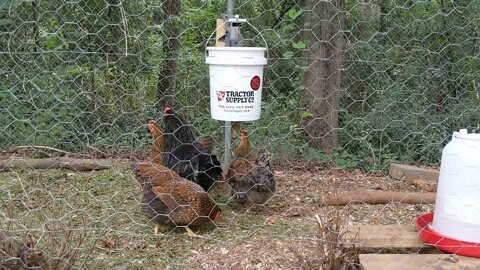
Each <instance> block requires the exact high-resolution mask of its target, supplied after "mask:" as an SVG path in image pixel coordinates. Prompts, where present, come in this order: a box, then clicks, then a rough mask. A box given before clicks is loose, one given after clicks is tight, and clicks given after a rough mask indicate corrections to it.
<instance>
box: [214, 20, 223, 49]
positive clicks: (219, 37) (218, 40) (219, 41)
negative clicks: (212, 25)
mask: <svg viewBox="0 0 480 270" xmlns="http://www.w3.org/2000/svg"><path fill="white" fill-rule="evenodd" d="M224 25H225V21H224V20H223V19H221V18H218V19H217V28H216V29H217V31H216V33H215V47H225V27H224Z"/></svg>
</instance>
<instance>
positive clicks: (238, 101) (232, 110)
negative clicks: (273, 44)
mask: <svg viewBox="0 0 480 270" xmlns="http://www.w3.org/2000/svg"><path fill="white" fill-rule="evenodd" d="M266 52H267V48H266V47H207V55H206V59H205V60H206V63H207V64H208V65H209V74H210V110H211V116H212V118H213V119H216V120H221V121H253V120H258V119H260V113H261V104H262V86H263V68H264V66H265V65H266V64H267V58H266V57H265V53H266Z"/></svg>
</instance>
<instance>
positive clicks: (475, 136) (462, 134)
mask: <svg viewBox="0 0 480 270" xmlns="http://www.w3.org/2000/svg"><path fill="white" fill-rule="evenodd" d="M453 138H454V139H463V140H472V141H480V134H479V133H468V131H467V130H466V129H460V131H458V132H457V131H455V132H454V133H453Z"/></svg>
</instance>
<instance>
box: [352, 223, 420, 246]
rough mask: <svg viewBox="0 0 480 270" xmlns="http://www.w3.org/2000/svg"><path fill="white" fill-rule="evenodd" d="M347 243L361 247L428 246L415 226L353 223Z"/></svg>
mask: <svg viewBox="0 0 480 270" xmlns="http://www.w3.org/2000/svg"><path fill="white" fill-rule="evenodd" d="M356 235H357V238H356ZM346 236H347V238H346V244H347V245H352V244H355V246H358V247H361V248H419V249H420V248H427V247H429V246H428V245H425V244H424V243H423V242H422V240H421V239H420V237H418V234H417V231H416V230H415V228H414V227H413V226H407V225H351V226H349V228H348V233H347V235H346Z"/></svg>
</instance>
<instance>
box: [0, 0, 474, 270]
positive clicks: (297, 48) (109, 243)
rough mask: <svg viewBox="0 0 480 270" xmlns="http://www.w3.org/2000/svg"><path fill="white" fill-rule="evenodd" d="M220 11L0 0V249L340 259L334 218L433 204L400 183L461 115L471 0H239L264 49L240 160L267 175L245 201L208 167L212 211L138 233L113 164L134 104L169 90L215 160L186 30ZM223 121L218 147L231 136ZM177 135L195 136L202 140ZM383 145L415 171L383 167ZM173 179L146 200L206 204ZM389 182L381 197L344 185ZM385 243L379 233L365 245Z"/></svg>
mask: <svg viewBox="0 0 480 270" xmlns="http://www.w3.org/2000/svg"><path fill="white" fill-rule="evenodd" d="M225 12H226V1H224V0H222V1H206V0H171V1H152V0H144V1H123V0H103V1H95V0H86V1H66V0H52V1H40V0H3V1H0V112H1V113H0V127H1V130H0V149H2V152H1V159H0V186H1V189H0V194H1V195H0V198H1V204H2V206H1V208H0V214H1V217H2V218H1V221H0V228H1V231H0V245H1V246H0V251H1V252H0V266H1V267H2V268H4V269H31V268H32V267H42V269H150V268H159V269H163V268H164V269H207V268H208V269H225V268H230V269H292V268H295V267H296V268H302V269H318V268H320V269H357V268H358V265H359V264H360V263H361V261H359V259H358V253H359V252H367V251H368V249H367V251H365V249H359V247H361V246H362V245H368V244H367V243H368V241H366V242H365V241H363V242H362V241H359V244H358V243H357V244H356V245H355V246H356V248H352V247H351V246H349V245H348V244H346V243H349V241H353V240H352V239H355V238H359V239H360V240H362V239H361V238H362V237H364V236H363V235H362V233H361V232H360V233H359V234H358V235H356V236H355V233H347V231H348V230H350V231H351V230H352V229H351V228H358V226H363V227H362V228H364V230H367V231H368V230H373V231H374V229H372V228H387V227H378V226H380V225H382V226H393V225H396V226H398V225H405V226H407V227H408V226H410V227H412V226H413V224H414V222H413V221H414V219H415V218H416V217H418V216H419V215H421V214H424V213H429V212H431V211H432V210H433V209H434V202H433V201H432V200H430V201H428V200H427V202H428V203H411V204H407V203H402V202H406V201H407V200H409V198H410V197H409V196H412V195H418V193H419V192H423V193H422V194H425V193H424V192H425V191H430V192H432V191H433V192H434V191H436V189H437V186H436V180H437V178H438V168H439V162H440V158H441V156H442V149H443V147H444V146H445V145H446V144H447V143H448V142H449V141H450V140H451V137H452V133H453V132H454V131H457V130H459V129H461V128H467V129H469V131H473V132H475V131H477V130H478V123H479V115H480V114H479V109H478V108H479V107H478V104H479V94H478V81H480V71H479V70H480V69H479V66H480V62H479V52H480V51H479V50H480V47H479V45H478V44H480V43H479V33H478V32H479V28H480V24H479V23H480V21H479V16H478V14H479V12H480V4H478V3H477V2H476V1H463V0H458V1H442V0H431V1H397V0H379V1H371V0H329V1H323V0H322V1H313V0H302V1H298V0H282V1H270V0H268V1H260V0H248V1H237V3H236V7H235V12H234V13H235V14H240V15H241V16H242V17H244V18H247V19H248V21H249V23H251V24H252V25H254V26H255V27H256V28H258V29H259V33H258V32H257V31H255V30H254V29H252V28H250V27H249V26H248V25H245V26H244V27H242V35H243V36H244V38H245V46H255V45H257V46H263V41H262V39H261V37H263V38H265V40H266V41H267V43H268V47H269V51H268V55H269V59H268V64H267V66H266V67H265V77H264V85H263V97H262V117H261V119H260V120H258V121H251V122H245V123H241V124H240V129H246V130H247V131H248V133H249V139H250V141H251V144H252V148H253V151H254V153H255V154H258V155H253V154H252V156H253V157H254V158H253V159H250V157H251V156H250V157H248V158H247V160H248V162H246V163H242V164H243V165H242V166H246V167H247V169H245V170H246V172H249V173H250V174H248V173H246V175H248V177H247V178H246V179H247V182H248V181H250V180H251V181H254V180H252V179H257V177H258V175H259V174H261V173H259V172H258V168H259V167H260V168H264V167H265V166H264V167H262V165H261V164H263V163H264V161H265V160H267V159H269V160H270V163H271V164H272V165H273V167H272V168H269V169H268V170H271V171H273V172H274V179H275V190H274V194H273V196H272V197H271V198H267V200H266V202H261V203H257V204H256V205H253V206H250V205H245V204H242V203H239V202H238V201H236V199H235V198H236V197H235V196H234V195H232V193H231V191H230V190H231V188H232V187H233V186H232V185H233V184H232V182H231V181H230V182H229V180H228V179H223V180H222V181H219V184H218V186H217V187H216V188H214V190H213V191H210V192H209V193H208V196H209V200H211V201H214V202H215V203H217V204H218V205H219V207H220V208H221V210H222V215H221V218H220V219H219V220H218V221H217V220H215V222H213V224H209V225H206V226H203V225H202V226H191V227H192V229H193V233H192V232H191V231H188V232H187V234H185V233H184V232H185V231H186V228H187V227H188V225H191V223H192V220H191V219H188V218H187V220H186V221H185V220H182V221H181V222H180V221H179V220H180V219H176V220H175V221H173V223H172V224H170V225H172V226H170V227H168V228H167V229H166V230H163V232H161V234H154V232H153V228H154V226H155V218H154V217H152V216H145V214H144V211H142V209H145V208H142V204H143V206H144V207H145V205H146V204H148V202H146V201H145V193H144V191H145V187H141V185H139V183H138V181H137V180H138V179H137V177H136V175H135V173H134V171H133V169H132V163H133V162H137V161H145V160H149V158H151V151H153V149H152V148H151V145H152V141H153V140H152V135H151V134H149V132H148V130H147V128H146V126H147V121H148V120H149V119H156V120H157V122H158V123H159V124H160V126H161V128H165V124H164V123H163V116H164V112H163V109H164V107H165V106H166V105H168V106H171V107H172V108H174V109H175V111H177V112H178V113H179V114H180V115H182V116H183V117H185V118H186V119H187V120H186V121H188V123H189V124H188V126H189V127H191V128H192V130H193V134H194V136H195V140H197V139H198V138H205V137H206V136H212V137H211V138H213V141H210V143H211V144H212V145H211V146H213V147H212V148H213V152H212V153H213V154H214V155H216V158H217V159H218V160H219V161H222V163H223V155H224V153H223V142H224V139H225V138H224V123H223V122H221V121H216V120H213V119H211V117H210V109H209V102H210V92H209V91H210V90H209V73H208V66H207V65H206V64H205V47H206V46H207V44H206V43H207V39H208V37H209V35H210V34H211V33H212V31H214V29H215V28H216V19H217V18H220V17H222V14H224V13H225ZM260 36H261V37H260ZM208 45H212V44H208ZM186 125H187V124H186ZM233 133H234V138H233V145H232V147H233V149H235V148H236V147H237V146H238V145H239V144H240V141H241V140H242V136H240V134H237V135H238V136H235V132H233ZM199 142H203V141H201V140H199ZM195 145H196V148H195V149H196V150H192V151H199V152H195V153H196V154H195V155H197V154H198V155H199V156H202V155H204V156H207V157H208V158H212V157H211V155H210V154H211V153H210V152H209V151H210V150H208V149H210V148H208V147H205V148H208V149H203V148H202V147H204V146H198V144H193V146H195ZM199 149H200V150H199ZM202 149H203V150H202ZM207 150H208V151H207ZM205 151H207V152H208V153H205ZM172 153H173V152H172ZM182 153H184V152H182ZM262 154H263V156H262ZM195 155H194V156H195ZM456 155H458V156H459V158H460V161H462V162H460V163H465V162H466V161H465V158H464V159H462V158H461V155H462V153H457V154H456ZM162 156H163V155H162ZM195 157H196V156H195ZM192 160H193V158H192V159H189V160H188V162H192ZM262 162H263V163H262ZM192 163H193V164H194V162H192ZM392 163H405V164H414V165H420V166H422V168H423V170H427V169H425V167H426V168H428V169H429V170H431V171H433V175H434V176H433V177H430V178H429V177H427V176H426V174H424V173H423V172H421V173H413V174H410V175H409V174H408V173H405V174H403V175H400V176H399V177H390V176H388V171H389V168H390V165H391V164H392ZM192 166H195V165H192ZM472 166H473V165H472ZM476 168H477V169H478V167H476ZM235 169H236V171H237V173H239V172H241V170H243V169H240V167H237V168H235ZM153 170H154V172H155V173H154V174H153V175H151V178H155V177H160V178H159V179H161V180H162V179H163V180H165V179H166V178H161V176H162V175H163V173H164V172H165V171H166V170H167V169H165V168H155V169H153ZM197 171H198V170H197ZM197 171H196V172H197ZM224 171H225V174H224V176H225V177H231V174H228V173H227V168H224ZM251 172H253V173H251ZM454 176H455V177H457V178H454V179H458V177H460V178H461V177H462V173H461V172H458V173H454ZM184 177H187V178H188V176H184ZM192 177H193V178H194V179H195V177H197V174H195V175H194V176H192ZM167 178H168V177H167ZM427 178H428V179H429V181H425V179H427ZM249 179H250V180H249ZM163 180H162V181H160V180H158V181H160V182H161V184H158V185H157V186H162V185H164V186H166V185H167V184H165V183H167V182H168V181H166V180H165V181H163ZM167 180H171V179H170V178H168V179H167ZM152 181H153V180H152ZM182 181H183V180H182ZM185 181H187V180H185ZM452 181H453V180H452ZM459 181H460V182H461V179H460V180H459ZM175 183H176V182H175ZM181 183H182V184H178V183H177V184H172V186H169V188H165V189H162V188H159V190H160V192H159V193H158V194H157V193H155V194H154V193H149V195H148V196H152V197H150V198H151V200H150V201H149V202H153V203H152V204H150V207H153V208H155V203H158V202H159V201H158V200H162V203H163V204H168V203H171V204H174V205H175V207H173V208H172V209H169V210H168V211H167V212H162V213H161V214H162V215H164V216H162V217H164V218H165V215H166V214H170V216H173V215H174V214H176V213H178V212H175V211H177V210H178V209H182V210H185V211H187V212H189V211H190V210H192V211H193V212H195V213H196V214H197V215H200V216H203V217H206V218H208V219H213V217H214V215H212V216H209V214H210V212H208V214H205V213H206V212H202V211H203V210H202V211H200V210H199V208H196V207H195V206H192V205H190V203H192V200H186V201H181V200H182V199H181V198H180V195H173V194H176V193H175V192H174V190H176V188H178V190H180V191H178V190H177V191H178V192H179V193H182V192H187V193H188V192H189V193H188V194H195V196H197V197H198V196H203V195H206V194H203V195H198V194H199V193H202V192H201V191H199V190H198V189H197V188H198V187H197V186H194V185H192V184H185V182H181ZM187 183H191V181H190V182H187ZM178 186H182V187H183V186H185V187H183V188H180V187H178ZM187 186H188V187H187ZM270 188H271V187H270ZM471 188H473V190H476V189H478V190H480V188H479V184H478V183H470V184H468V188H467V189H471ZM147 190H148V191H151V192H153V190H151V189H148V188H147ZM237 191H238V190H237ZM271 191H273V190H271ZM392 192H397V193H395V194H394V195H395V196H400V197H399V198H400V199H388V198H387V197H383V198H387V200H386V201H382V202H381V203H378V204H371V203H360V204H358V201H362V200H363V201H365V200H368V198H367V197H369V196H371V195H372V194H373V196H375V194H377V195H378V194H381V195H379V196H387V195H388V196H393V195H392ZM458 192H459V193H460V194H453V196H457V197H459V198H461V197H462V192H464V191H462V190H459V191H458ZM152 194H153V195H152ZM162 194H163V195H162ZM165 194H166V195H165ZM182 194H183V193H182ZM332 194H333V195H338V196H340V197H341V196H342V195H345V194H347V195H348V196H351V197H348V196H347V197H342V198H343V199H344V200H347V202H350V204H348V205H344V204H345V203H343V204H342V203H338V202H337V203H338V204H339V205H337V206H335V205H328V204H335V203H334V202H333V201H335V200H334V199H332V198H335V196H333V195H332ZM385 194H387V195H385ZM142 195H143V196H142ZM354 195H355V196H354ZM431 195H432V194H430V196H431ZM148 196H147V197H148ZM165 196H166V197H168V196H170V197H169V198H170V199H169V198H165ZM420 196H423V195H420ZM433 196H434V195H433ZM197 197H195V198H197ZM159 198H161V199H159ZM182 198H183V197H182ZM202 198H203V197H202ZM345 198H346V199H345ZM424 199H425V198H424ZM152 200H157V201H152ZM199 200H200V201H202V200H203V199H199ZM167 202H168V203H167ZM468 203H469V206H470V203H471V202H470V201H468ZM473 208H474V209H475V211H476V212H475V211H474V212H475V213H476V214H477V215H478V214H479V213H478V208H475V207H473ZM189 213H190V212H189ZM181 217H182V218H183V217H184V216H181ZM172 219H173V217H172ZM477 225H478V224H477ZM355 226H357V227H355ZM375 226H377V227H375ZM349 228H350V229H349ZM388 228H391V227H388ZM382 230H383V229H382ZM382 230H381V231H380V233H379V235H381V236H385V238H388V234H387V233H386V232H385V233H383V231H382ZM410 233H414V232H413V231H410ZM369 237H370V238H371V237H373V236H367V240H368V238H369ZM418 241H420V240H418ZM408 248H410V249H409V251H410V252H409V253H408V254H407V255H408V256H407V255H406V256H404V257H395V258H396V259H391V261H394V260H395V261H396V262H405V263H407V262H418V263H420V262H421V261H422V259H412V258H414V257H413V256H416V255H420V252H421V248H424V247H423V246H422V247H419V246H418V245H417V246H413V247H408ZM412 250H413V251H412ZM389 252H395V251H392V249H391V247H390V246H388V245H387V244H385V245H384V246H380V247H377V249H374V251H373V252H371V251H370V253H373V254H369V255H379V254H382V253H389ZM409 256H410V257H409ZM360 258H363V257H361V256H360ZM368 258H369V259H368ZM368 258H367V259H365V261H368V260H373V261H374V259H372V258H374V257H368ZM444 263H445V260H438V261H435V262H433V263H432V264H433V265H434V266H435V265H436V266H439V267H440V266H441V265H442V264H444ZM472 265H473V266H472V267H475V264H472ZM376 267H377V268H375V269H387V267H389V268H391V266H388V265H387V264H385V265H383V264H381V263H378V264H377V265H376ZM476 267H478V263H477V264H476ZM399 269H400V268H399Z"/></svg>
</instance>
